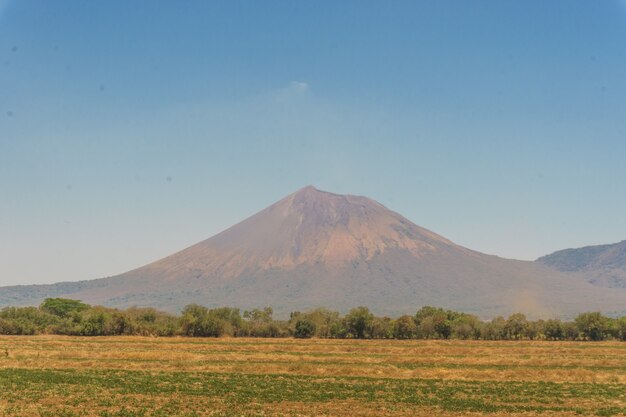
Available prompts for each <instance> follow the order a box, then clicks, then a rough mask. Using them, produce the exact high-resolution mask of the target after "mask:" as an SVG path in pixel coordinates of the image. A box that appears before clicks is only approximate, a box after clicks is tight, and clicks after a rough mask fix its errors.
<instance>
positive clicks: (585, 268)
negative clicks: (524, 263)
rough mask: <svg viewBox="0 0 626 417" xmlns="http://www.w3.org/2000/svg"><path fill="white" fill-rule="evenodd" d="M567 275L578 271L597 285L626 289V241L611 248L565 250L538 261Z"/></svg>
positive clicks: (588, 247) (603, 246)
mask: <svg viewBox="0 0 626 417" xmlns="http://www.w3.org/2000/svg"><path fill="white" fill-rule="evenodd" d="M537 262H538V263H541V264H543V265H546V266H549V267H551V268H554V269H556V270H558V271H563V272H577V273H580V274H582V275H583V276H584V277H585V279H586V280H587V281H589V282H590V283H592V284H594V285H598V286H602V287H609V288H626V240H624V241H622V242H619V243H614V244H611V245H598V246H587V247H584V248H579V249H565V250H561V251H558V252H554V253H553V254H550V255H547V256H544V257H541V258H539V259H537Z"/></svg>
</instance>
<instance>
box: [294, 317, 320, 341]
mask: <svg viewBox="0 0 626 417" xmlns="http://www.w3.org/2000/svg"><path fill="white" fill-rule="evenodd" d="M314 334H315V323H313V322H312V321H311V320H308V319H302V320H298V321H297V322H296V329H295V332H294V333H293V336H294V337H296V338H298V339H309V338H311V337H313V335H314Z"/></svg>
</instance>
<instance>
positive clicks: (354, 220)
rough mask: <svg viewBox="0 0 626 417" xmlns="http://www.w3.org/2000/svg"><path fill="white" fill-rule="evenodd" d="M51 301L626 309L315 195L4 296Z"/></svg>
mask: <svg viewBox="0 0 626 417" xmlns="http://www.w3.org/2000/svg"><path fill="white" fill-rule="evenodd" d="M51 296H54V297H59V296H62V297H67V298H76V299H81V300H83V301H85V302H88V303H98V304H103V305H107V306H114V307H128V306H133V305H137V306H153V307H157V308H161V309H166V310H170V311H173V310H179V309H180V308H182V307H183V306H184V305H186V304H189V303H198V304H202V305H206V306H235V307H240V308H252V307H263V306H272V307H273V308H274V310H275V311H276V312H277V313H279V314H286V313H288V312H289V311H295V310H305V309H309V308H315V307H328V308H331V309H337V310H342V311H345V310H347V309H349V308H351V307H354V306H357V305H366V306H368V307H370V308H371V309H372V310H373V311H375V312H377V313H378V314H391V315H397V314H402V313H414V312H415V311H416V310H417V309H418V308H420V307H421V306H423V305H435V306H440V307H445V308H451V309H455V310H459V311H465V312H470V313H475V314H477V315H479V316H481V317H492V316H495V315H499V314H502V315H508V314H510V313H513V312H523V313H526V314H528V315H529V316H531V317H547V316H571V315H574V314H576V313H579V312H582V311H589V310H600V311H603V312H606V313H616V312H623V311H624V308H626V289H622V288H619V289H609V288H603V287H599V286H594V285H592V284H590V283H588V282H587V281H586V280H585V279H584V277H582V276H580V275H579V274H577V273H573V272H562V271H557V270H555V269H553V268H549V267H547V266H545V265H542V264H540V263H534V262H528V261H516V260H510V259H503V258H499V257H496V256H491V255H485V254H482V253H479V252H475V251H472V250H470V249H467V248H464V247H462V246H459V245H456V244H454V243H453V242H451V241H449V240H448V239H445V238H444V237H442V236H439V235H437V234H436V233H433V232H431V231H429V230H427V229H424V228H422V227H419V226H417V225H415V224H413V223H412V222H410V221H409V220H407V219H406V218H404V217H402V216H401V215H399V214H398V213H395V212H393V211H391V210H389V209H387V208H386V207H384V206H383V205H381V204H379V203H377V202H376V201H374V200H371V199H369V198H366V197H360V196H352V195H338V194H332V193H328V192H324V191H320V190H317V189H315V188H314V187H310V186H309V187H305V188H303V189H301V190H299V191H297V192H295V193H293V194H291V195H289V196H287V197H285V198H284V199H282V200H280V201H278V202H277V203H275V204H273V205H271V206H269V207H267V208H266V209H264V210H262V211H260V212H259V213H257V214H255V215H253V216H252V217H249V218H248V219H246V220H244V221H242V222H241V223H238V224H236V225H235V226H233V227H231V228H229V229H227V230H225V231H223V232H221V233H219V234H217V235H215V236H213V237H211V238H209V239H207V240H205V241H202V242H200V243H198V244H196V245H193V246H191V247H189V248H187V249H184V250H182V251H180V252H178V253H175V254H173V255H171V256H168V257H166V258H164V259H161V260H159V261H156V262H154V263H151V264H148V265H146V266H143V267H141V268H138V269H135V270H133V271H130V272H127V273H124V274H121V275H118V276H114V277H109V278H101V279H97V280H89V281H80V282H73V283H71V282H67V283H58V284H52V285H36V286H14V287H4V288H0V306H2V305H24V304H37V303H38V302H40V301H41V300H42V299H43V298H45V297H51Z"/></svg>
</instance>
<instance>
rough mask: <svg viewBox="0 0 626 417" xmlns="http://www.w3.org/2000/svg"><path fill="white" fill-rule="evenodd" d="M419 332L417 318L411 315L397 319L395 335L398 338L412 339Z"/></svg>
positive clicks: (394, 327) (394, 328) (394, 329)
mask: <svg viewBox="0 0 626 417" xmlns="http://www.w3.org/2000/svg"><path fill="white" fill-rule="evenodd" d="M416 332H417V326H416V325H415V320H414V319H413V317H411V316H407V315H404V316H401V317H398V319H396V321H395V322H394V326H393V337H395V338H396V339H412V338H414V337H415V333H416Z"/></svg>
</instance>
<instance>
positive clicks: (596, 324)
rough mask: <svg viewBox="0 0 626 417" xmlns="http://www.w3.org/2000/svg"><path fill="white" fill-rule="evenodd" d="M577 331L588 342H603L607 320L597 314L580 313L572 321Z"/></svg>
mask: <svg viewBox="0 0 626 417" xmlns="http://www.w3.org/2000/svg"><path fill="white" fill-rule="evenodd" d="M574 321H575V323H576V327H577V328H578V331H580V333H582V335H583V337H585V338H586V339H588V340H593V341H598V340H604V339H605V337H606V332H607V330H608V319H607V318H606V317H604V316H603V315H602V314H600V313H599V312H597V311H596V312H591V313H582V314H579V315H578V316H577V317H576V319H575V320H574Z"/></svg>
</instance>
